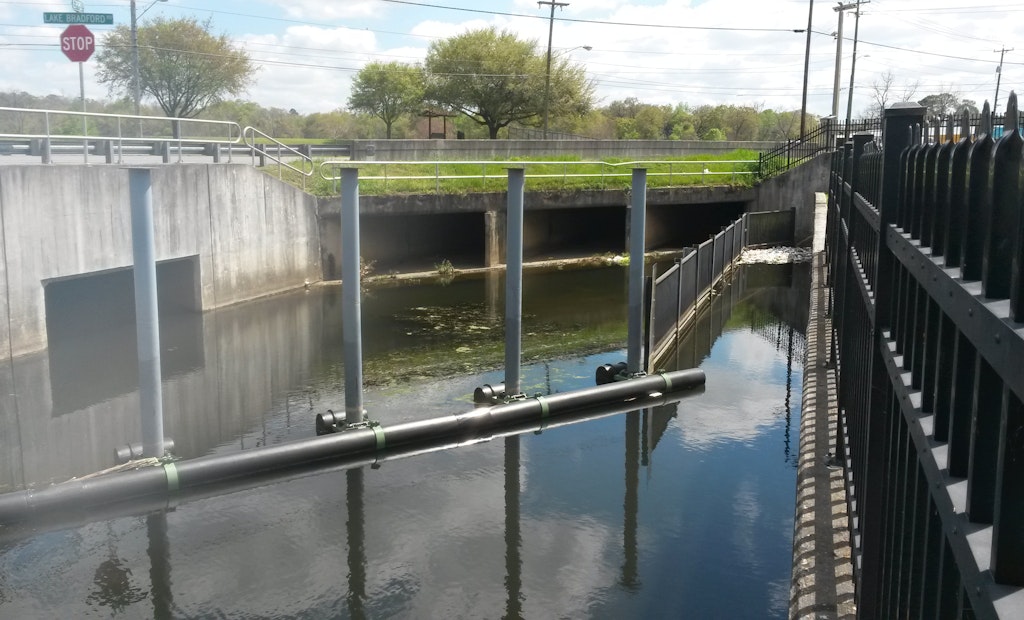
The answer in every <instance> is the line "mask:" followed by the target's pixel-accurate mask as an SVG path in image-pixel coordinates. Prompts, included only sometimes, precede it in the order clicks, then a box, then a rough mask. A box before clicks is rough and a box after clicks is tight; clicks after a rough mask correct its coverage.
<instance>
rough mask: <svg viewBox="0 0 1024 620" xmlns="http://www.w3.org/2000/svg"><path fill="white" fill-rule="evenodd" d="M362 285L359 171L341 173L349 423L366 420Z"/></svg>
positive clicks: (346, 404)
mask: <svg viewBox="0 0 1024 620" xmlns="http://www.w3.org/2000/svg"><path fill="white" fill-rule="evenodd" d="M359 287H360V282H359V170H358V169H357V168H342V170H341V313H342V317H341V318H342V323H341V329H342V343H343V345H344V348H345V423H346V424H358V423H360V422H362V421H363V334H362V332H363V327H362V309H361V307H360V303H361V302H360V289H359Z"/></svg>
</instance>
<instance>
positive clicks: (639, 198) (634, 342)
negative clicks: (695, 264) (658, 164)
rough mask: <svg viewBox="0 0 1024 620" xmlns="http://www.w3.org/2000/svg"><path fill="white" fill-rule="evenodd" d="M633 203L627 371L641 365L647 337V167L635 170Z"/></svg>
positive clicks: (631, 206) (630, 239)
mask: <svg viewBox="0 0 1024 620" xmlns="http://www.w3.org/2000/svg"><path fill="white" fill-rule="evenodd" d="M631 191H632V194H631V196H632V203H631V204H630V209H631V211H630V214H629V320H628V330H629V333H628V335H627V345H628V346H627V350H626V372H629V373H635V372H640V371H641V370H644V369H642V368H640V360H641V359H642V358H641V348H642V347H643V338H644V318H643V311H644V249H645V248H644V243H645V240H646V237H647V235H646V224H647V170H646V169H645V168H635V169H634V170H633V185H632V190H631Z"/></svg>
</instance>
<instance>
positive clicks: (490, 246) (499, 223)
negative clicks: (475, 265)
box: [484, 211, 508, 267]
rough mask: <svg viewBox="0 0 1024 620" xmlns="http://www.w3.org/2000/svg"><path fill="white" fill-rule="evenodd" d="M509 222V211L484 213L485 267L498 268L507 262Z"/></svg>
mask: <svg viewBox="0 0 1024 620" xmlns="http://www.w3.org/2000/svg"><path fill="white" fill-rule="evenodd" d="M507 220H508V215H507V211H485V212H484V267H497V266H499V265H502V264H504V262H505V227H506V222H507Z"/></svg>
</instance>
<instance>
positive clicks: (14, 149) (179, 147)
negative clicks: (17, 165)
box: [0, 107, 242, 164]
mask: <svg viewBox="0 0 1024 620" xmlns="http://www.w3.org/2000/svg"><path fill="white" fill-rule="evenodd" d="M90 126H91V127H92V130H90ZM13 128H19V129H20V131H18V132H11V131H7V130H8V129H13ZM0 129H2V130H4V132H3V133H0V140H2V141H8V144H7V145H5V146H6V149H5V151H6V152H5V153H4V154H15V153H21V154H25V155H29V156H38V157H40V158H41V160H42V162H43V163H44V164H49V163H53V154H54V152H62V153H72V154H75V153H81V154H82V157H83V161H84V162H85V163H89V155H90V154H92V155H93V156H102V157H103V158H104V161H106V163H118V164H120V163H123V158H124V155H127V154H136V155H138V154H144V155H159V156H161V157H162V158H163V160H164V162H167V161H169V160H170V156H171V153H172V152H176V153H177V155H178V161H179V162H180V161H181V158H182V155H183V154H186V153H194V154H202V155H210V156H212V157H213V158H214V160H215V161H219V159H220V152H221V148H222V147H228V148H227V149H226V150H227V152H228V158H229V160H230V157H231V150H232V149H231V148H230V147H231V146H233V145H236V144H239V142H240V141H241V138H242V129H241V127H240V126H239V125H238V123H235V122H232V121H214V120H205V119H196V118H174V117H167V116H142V115H133V114H104V113H100V112H76V111H71V110H41V109H34V108H9V107H0ZM183 130H186V131H185V133H202V134H204V135H203V137H183V136H182V131H183ZM147 133H148V134H150V135H146V134H147ZM115 158H116V160H115Z"/></svg>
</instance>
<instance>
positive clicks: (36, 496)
mask: <svg viewBox="0 0 1024 620" xmlns="http://www.w3.org/2000/svg"><path fill="white" fill-rule="evenodd" d="M704 380H705V376H704V371H702V370H700V369H689V370H678V371H673V372H667V373H660V374H655V375H648V376H645V377H638V378H635V379H629V380H626V381H619V382H616V383H613V384H609V385H604V386H597V387H591V388H585V389H582V390H575V391H572V392H564V393H560V394H552V395H549V396H536V397H534V398H527V399H523V400H517V401H513V402H511V403H507V404H503V405H496V406H494V407H484V408H480V409H474V410H472V411H468V412H465V413H461V414H452V415H447V416H441V417H438V418H431V419H427V420H416V421H411V422H402V423H399V424H394V425H392V426H389V427H387V428H385V427H383V426H374V425H368V426H359V427H352V428H344V429H343V430H341V431H340V432H336V433H332V434H329V435H325V436H322V437H314V438H310V439H301V440H298V441H293V442H289V443H286V444H280V445H275V446H266V447H263V448H254V449H252V450H244V451H242V452H233V453H230V454H217V455H210V456H204V457H199V458H195V459H190V460H186V461H178V462H173V463H165V464H163V465H162V466H160V467H146V468H143V469H137V470H132V471H125V472H117V473H111V474H107V475H103V476H97V477H94V478H83V479H78V480H69V481H67V482H63V483H60V484H57V485H54V486H51V487H47V488H45V489H41V490H31V489H29V490H24V491H16V492H13V493H7V494H5V495H0V525H5V526H6V525H10V524H13V523H17V522H20V521H24V520H26V519H29V518H32V517H33V516H37V515H40V514H44V513H47V512H51V511H54V512H56V511H61V510H83V509H89V508H92V507H95V506H101V505H103V504H107V503H114V502H121V501H125V500H128V499H133V498H144V497H151V496H165V495H167V494H173V493H179V492H182V491H186V490H188V489H193V488H198V487H202V486H205V485H210V484H215V483H220V482H225V481H229V480H234V479H238V478H243V477H251V476H260V475H264V474H267V473H268V472H273V471H277V470H280V471H288V470H295V469H297V468H301V467H311V466H315V465H318V464H322V463H323V462H325V461H328V460H338V459H344V458H349V457H358V456H362V455H366V454H374V453H379V454H384V453H385V452H386V451H388V450H391V449H393V448H400V447H408V446H417V445H420V444H426V443H430V442H438V441H444V440H448V441H451V440H466V439H468V438H473V437H476V438H479V437H480V436H481V435H485V434H486V433H487V432H488V431H490V430H494V429H499V428H508V427H511V426H516V425H523V424H530V423H536V422H537V421H538V420H539V421H540V422H541V423H542V424H543V423H546V422H547V421H548V418H550V417H553V416H561V415H566V414H571V413H577V412H580V411H585V410H587V409H588V408H594V407H600V406H609V407H616V408H618V410H620V411H622V410H629V411H632V410H634V409H637V408H641V407H646V406H647V405H642V404H639V401H638V402H637V403H631V402H630V401H634V400H637V399H640V400H643V399H644V398H645V397H648V396H650V395H651V394H653V393H656V394H659V395H670V394H676V393H678V392H683V391H687V390H693V389H694V388H697V387H700V386H703V385H704ZM680 398H681V397H680Z"/></svg>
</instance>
